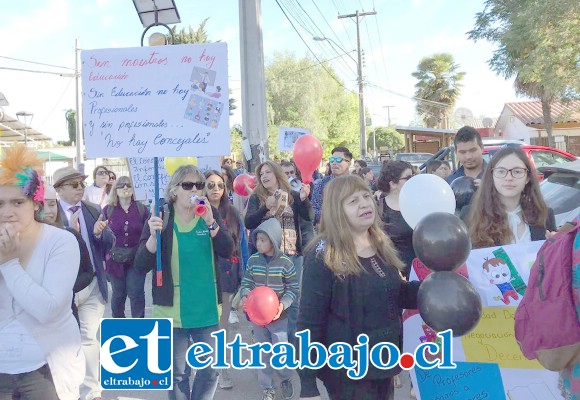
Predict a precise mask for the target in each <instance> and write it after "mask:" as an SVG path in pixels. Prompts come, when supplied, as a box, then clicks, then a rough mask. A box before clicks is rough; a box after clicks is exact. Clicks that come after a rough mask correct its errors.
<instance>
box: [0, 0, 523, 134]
mask: <svg viewBox="0 0 580 400" xmlns="http://www.w3.org/2000/svg"><path fill="white" fill-rule="evenodd" d="M175 3H176V6H177V9H178V10H179V13H180V17H181V23H180V24H177V28H178V29H181V28H182V27H184V28H187V27H188V26H190V25H191V26H192V27H194V28H197V26H198V25H199V23H200V22H201V21H202V20H203V19H205V18H207V17H209V21H208V23H207V25H206V30H207V32H208V35H209V39H210V40H211V41H218V40H219V41H222V42H226V43H227V44H228V75H229V77H230V82H229V86H230V88H231V90H232V96H233V97H234V98H236V99H237V100H238V101H237V104H238V110H236V112H235V113H234V115H233V116H232V117H230V125H233V124H235V123H241V122H242V120H241V119H242V117H241V112H240V111H241V107H242V106H243V105H242V104H241V101H240V95H241V89H240V86H241V82H240V75H241V73H240V46H239V37H240V35H239V16H238V2H237V1H233V0H218V1H213V2H207V1H206V2H201V1H193V0H175ZM282 10H284V11H285V12H286V15H285V14H284V13H283V11H282ZM357 10H358V11H361V12H362V11H364V12H370V11H373V10H374V11H376V13H377V14H376V15H371V16H366V17H364V18H363V19H362V22H361V23H360V35H361V48H362V50H363V51H364V63H363V75H364V80H365V103H366V104H365V106H366V108H367V110H368V111H369V113H370V115H371V118H372V124H373V125H375V126H381V125H386V124H387V119H388V113H387V111H389V112H390V118H391V123H393V124H397V125H410V124H411V123H412V122H413V121H414V120H415V119H416V116H415V102H414V101H413V100H412V99H411V98H412V96H413V94H414V91H415V88H414V85H415V83H416V79H415V78H413V77H412V76H411V73H412V72H414V71H415V70H416V68H417V65H418V63H419V61H420V60H421V59H422V58H423V57H426V56H430V55H432V54H434V53H438V52H448V53H451V54H452V55H453V57H454V59H455V61H456V63H458V64H459V66H460V68H459V70H460V71H463V72H465V73H466V75H465V78H464V80H463V88H462V90H461V97H460V98H459V100H458V102H457V107H462V108H467V109H468V110H470V111H471V113H472V114H473V115H474V116H475V117H491V118H497V117H498V116H499V114H500V113H501V111H502V108H503V105H504V103H506V102H512V101H524V100H526V99H522V98H518V97H516V94H515V92H514V89H513V81H512V80H509V81H506V80H505V79H504V78H503V77H501V76H497V75H496V74H495V73H494V72H492V71H491V70H490V69H489V66H488V64H487V60H489V59H490V58H491V56H492V52H493V50H494V47H493V46H492V45H490V44H489V43H487V42H477V43H474V42H472V41H470V40H468V39H467V35H466V32H467V31H469V30H470V29H472V27H473V24H474V20H475V19H474V17H475V13H476V12H479V11H482V10H483V0H465V1H461V2H459V1H456V0H399V1H393V0H277V1H276V0H262V30H263V47H264V57H265V63H266V64H268V63H269V62H271V61H272V60H273V58H274V54H275V52H288V53H290V54H293V55H294V56H296V57H310V58H311V59H313V60H316V59H317V60H319V61H325V60H330V59H332V60H331V61H329V63H330V65H331V66H332V67H333V68H334V69H335V70H336V71H337V73H338V75H339V77H340V78H341V79H342V81H343V82H344V85H345V87H346V88H348V89H349V90H352V91H353V92H357V90H358V89H357V81H356V78H357V76H356V64H355V62H354V61H353V59H351V57H350V56H352V57H353V58H355V59H356V54H357V53H356V51H354V50H355V49H356V23H355V22H354V20H353V19H351V18H341V19H339V18H338V15H345V14H353V13H356V11H357ZM290 21H291V22H290ZM293 25H294V27H295V28H296V29H295V28H294V27H293ZM143 30H144V28H143V26H142V25H141V22H140V20H139V18H138V16H137V12H136V11H135V7H134V5H133V2H132V1H131V0H83V1H78V0H20V1H18V2H6V4H2V24H0V37H2V38H3V39H2V42H1V44H0V92H1V93H3V94H4V96H5V97H6V98H7V100H8V101H9V103H10V105H9V106H6V107H4V111H5V113H7V114H9V115H11V116H15V115H16V112H18V111H27V112H30V113H32V114H33V115H34V117H33V119H32V122H31V123H30V125H31V126H32V127H33V128H35V129H37V130H39V131H40V132H42V133H44V134H45V135H47V136H50V137H52V138H53V139H54V140H66V139H67V138H68V134H67V131H66V121H65V117H64V115H65V110H67V109H71V108H72V109H74V108H75V79H74V78H73V77H71V76H66V74H69V75H70V74H72V73H74V67H75V39H78V40H79V47H80V48H81V49H102V48H123V47H139V46H140V40H141V34H142V33H143ZM296 30H297V31H298V32H296ZM159 31H160V32H164V31H163V28H161V29H159ZM150 32H153V30H151V31H150ZM164 33H165V32H164ZM316 36H317V37H327V38H330V39H332V41H330V40H327V41H322V42H321V41H315V40H313V37H316ZM345 52H348V54H347V55H343V54H344V53H345ZM34 63H40V64H34ZM53 66H61V67H66V68H68V69H63V68H56V67H53ZM6 68H11V69H20V70H37V71H44V72H43V73H32V72H26V71H14V70H7V69H6ZM46 72H58V73H64V74H65V76H59V75H55V74H48V73H46ZM387 106H391V107H388V108H387ZM303 128H306V129H308V127H303Z"/></svg>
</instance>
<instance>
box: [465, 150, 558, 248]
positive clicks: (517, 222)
mask: <svg viewBox="0 0 580 400" xmlns="http://www.w3.org/2000/svg"><path fill="white" fill-rule="evenodd" d="M462 214H463V215H467V225H468V227H469V230H470V232H471V241H472V246H473V248H474V249H477V248H482V247H493V246H501V245H507V244H512V243H526V242H531V241H536V240H544V239H545V238H546V234H548V233H549V231H555V230H556V221H555V218H554V211H553V210H552V209H550V208H548V206H546V203H545V202H544V198H543V197H542V193H541V192H540V188H539V185H538V178H537V177H536V174H535V172H534V169H533V168H532V165H531V164H530V160H529V159H528V157H527V156H526V154H525V153H524V152H523V151H522V150H521V149H520V148H519V147H505V148H503V149H501V150H500V151H498V152H497V153H496V154H495V155H494V156H493V158H492V159H491V161H490V162H489V164H488V165H487V168H486V169H485V171H484V173H483V177H482V179H481V184H480V186H479V188H478V190H477V192H476V193H475V196H474V200H473V203H472V204H471V205H470V206H466V207H464V208H463V210H462Z"/></svg>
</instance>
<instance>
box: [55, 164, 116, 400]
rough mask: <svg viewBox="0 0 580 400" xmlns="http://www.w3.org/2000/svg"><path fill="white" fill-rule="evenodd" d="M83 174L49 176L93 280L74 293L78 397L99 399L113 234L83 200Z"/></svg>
mask: <svg viewBox="0 0 580 400" xmlns="http://www.w3.org/2000/svg"><path fill="white" fill-rule="evenodd" d="M86 178H87V175H84V174H82V173H80V172H79V171H77V170H76V169H74V168H73V167H64V168H60V169H58V170H56V171H55V172H54V175H53V181H54V184H53V186H54V188H55V189H56V191H57V193H58V196H59V198H60V200H59V204H58V206H59V208H60V212H61V215H62V216H63V223H64V224H65V225H66V226H70V227H72V228H74V229H77V230H78V231H79V233H80V234H81V236H82V238H83V239H84V241H85V243H86V245H87V248H88V249H89V256H90V259H91V263H92V265H93V269H94V272H95V277H94V278H93V281H92V282H91V283H90V284H89V286H87V287H86V288H84V289H83V290H81V291H80V292H78V293H77V294H76V295H75V304H76V306H77V308H78V313H79V322H80V330H81V338H82V344H83V351H84V353H85V358H86V376H85V380H84V382H83V384H82V385H81V400H102V397H101V389H100V388H99V349H100V346H99V340H98V338H97V332H98V330H99V323H100V320H101V318H102V317H103V314H104V313H105V303H106V302H107V299H108V287H107V278H106V275H105V269H104V266H103V261H104V257H105V253H106V252H107V251H108V250H109V249H110V248H111V247H112V246H113V243H114V240H115V239H114V235H113V232H112V231H111V230H110V229H109V228H108V226H107V221H103V215H102V214H101V207H99V206H98V205H97V204H93V203H90V202H88V201H83V200H82V198H83V195H84V193H85V186H86V185H85V179H86Z"/></svg>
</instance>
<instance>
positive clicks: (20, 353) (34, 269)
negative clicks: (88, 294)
mask: <svg viewBox="0 0 580 400" xmlns="http://www.w3.org/2000/svg"><path fill="white" fill-rule="evenodd" d="M0 162H1V163H2V169H1V170H0V337H1V338H2V340H1V341H0V398H1V399H14V398H22V399H28V400H73V399H78V398H79V396H80V393H79V386H80V384H81V383H82V382H83V379H84V377H85V357H84V353H83V350H82V346H81V334H80V332H79V327H78V325H77V322H76V320H75V318H74V317H73V313H72V310H71V299H72V292H73V286H74V284H75V280H76V278H77V272H78V270H79V262H80V252H79V245H78V242H77V240H76V239H75V237H74V236H73V235H72V234H71V233H69V232H67V231H65V230H64V229H59V228H57V227H54V226H51V225H48V224H44V223H43V222H42V218H43V211H44V201H45V200H44V184H43V182H42V180H41V178H40V176H41V173H42V172H41V166H42V162H41V161H40V160H39V159H38V158H37V157H36V153H35V152H34V150H31V149H28V148H27V147H25V146H22V145H16V146H13V147H11V148H7V149H6V150H5V153H4V156H3V157H2V160H0Z"/></svg>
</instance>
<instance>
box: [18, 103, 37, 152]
mask: <svg viewBox="0 0 580 400" xmlns="http://www.w3.org/2000/svg"><path fill="white" fill-rule="evenodd" d="M28 117H30V121H27V120H28ZM16 118H18V121H20V122H21V123H23V124H24V145H25V146H28V126H29V125H30V124H31V123H32V119H33V118H34V114H32V113H29V112H26V111H18V112H17V113H16Z"/></svg>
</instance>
